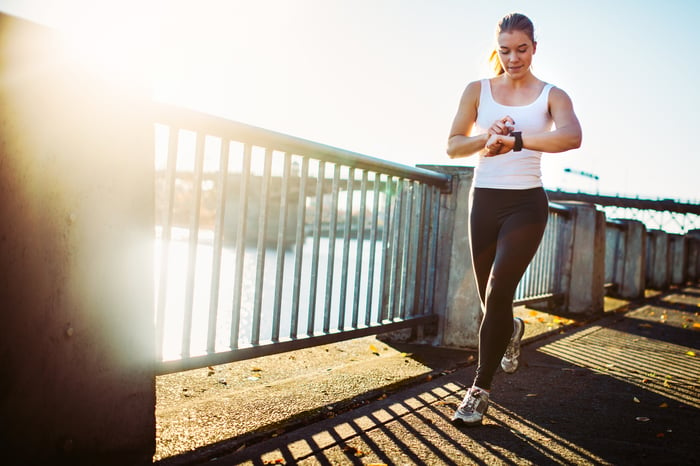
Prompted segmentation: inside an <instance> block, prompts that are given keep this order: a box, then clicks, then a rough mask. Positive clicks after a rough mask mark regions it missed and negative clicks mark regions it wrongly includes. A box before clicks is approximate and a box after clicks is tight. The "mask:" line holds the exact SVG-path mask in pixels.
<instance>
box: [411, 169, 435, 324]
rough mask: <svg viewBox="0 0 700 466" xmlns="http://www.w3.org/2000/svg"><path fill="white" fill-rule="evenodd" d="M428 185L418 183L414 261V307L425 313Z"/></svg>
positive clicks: (429, 204)
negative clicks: (415, 257) (418, 211)
mask: <svg viewBox="0 0 700 466" xmlns="http://www.w3.org/2000/svg"><path fill="white" fill-rule="evenodd" d="M431 192H432V191H431V190H430V186H427V185H425V184H423V183H421V184H420V207H419V209H420V213H419V216H418V218H419V226H420V236H419V237H418V253H417V263H416V271H417V272H416V286H415V288H416V292H417V293H416V295H415V300H414V303H415V304H414V308H415V309H416V310H417V311H418V312H419V313H420V314H424V313H425V310H426V309H425V292H426V284H427V278H428V277H427V266H428V246H429V242H428V241H429V239H430V238H429V234H430V214H431V212H430V210H429V209H430V207H431V203H430V194H431Z"/></svg>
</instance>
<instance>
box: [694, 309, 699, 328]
mask: <svg viewBox="0 0 700 466" xmlns="http://www.w3.org/2000/svg"><path fill="white" fill-rule="evenodd" d="M699 306H700V304H699ZM693 328H700V323H698V322H693Z"/></svg>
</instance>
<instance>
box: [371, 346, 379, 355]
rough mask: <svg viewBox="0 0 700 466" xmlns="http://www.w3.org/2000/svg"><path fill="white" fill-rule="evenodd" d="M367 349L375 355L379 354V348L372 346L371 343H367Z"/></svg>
mask: <svg viewBox="0 0 700 466" xmlns="http://www.w3.org/2000/svg"><path fill="white" fill-rule="evenodd" d="M369 351H370V352H371V353H374V354H376V355H377V356H379V350H378V349H377V347H376V346H374V345H372V344H370V345H369Z"/></svg>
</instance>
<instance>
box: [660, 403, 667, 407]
mask: <svg viewBox="0 0 700 466" xmlns="http://www.w3.org/2000/svg"><path fill="white" fill-rule="evenodd" d="M659 408H668V403H661V404H660V405H659Z"/></svg>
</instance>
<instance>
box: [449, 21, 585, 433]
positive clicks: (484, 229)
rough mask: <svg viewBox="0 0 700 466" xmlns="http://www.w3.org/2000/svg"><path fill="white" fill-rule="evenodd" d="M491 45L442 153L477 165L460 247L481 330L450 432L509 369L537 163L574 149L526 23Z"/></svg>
mask: <svg viewBox="0 0 700 466" xmlns="http://www.w3.org/2000/svg"><path fill="white" fill-rule="evenodd" d="M496 39H497V43H498V47H497V49H496V50H494V51H493V53H492V54H491V60H492V63H493V64H494V68H495V71H496V76H495V77H493V78H490V79H483V80H480V81H474V82H472V83H470V84H469V85H468V86H467V88H466V89H465V91H464V94H463V95H462V99H461V101H460V103H459V109H458V111H457V115H456V116H455V119H454V122H453V123H452V130H451V132H450V137H449V141H448V147H447V153H448V155H449V156H450V158H458V157H468V156H472V155H476V156H477V157H478V163H477V164H476V168H475V172H474V181H473V189H472V192H471V193H470V219H469V240H470V245H471V251H472V260H473V263H474V274H475V276H476V281H477V285H478V288H479V296H480V298H481V303H482V311H483V320H482V323H481V327H480V329H479V360H478V365H477V369H476V377H475V379H474V383H473V385H472V387H471V388H469V389H468V390H467V394H466V395H465V397H464V400H463V401H462V403H461V404H460V406H459V408H458V409H457V410H456V411H455V414H454V416H453V421H454V422H455V423H459V424H463V425H468V426H473V425H479V424H481V422H482V419H483V415H484V413H485V412H486V409H487V408H488V404H489V392H490V389H491V382H492V379H493V376H494V374H495V372H496V370H497V368H498V365H499V362H500V365H501V367H502V369H503V370H504V371H505V372H506V373H513V372H515V371H516V370H517V368H518V357H519V355H520V339H521V337H522V335H523V330H524V324H523V321H522V320H520V319H513V296H514V294H515V289H516V287H517V285H518V283H519V281H520V279H521V277H522V276H523V274H524V272H525V269H526V268H527V266H528V264H529V263H530V261H531V260H532V257H533V256H534V254H535V252H536V251H537V248H538V246H539V243H540V240H541V239H542V235H543V233H544V229H545V226H546V224H547V217H548V213H549V207H548V201H547V195H546V194H545V191H544V189H543V187H542V177H541V170H540V157H541V154H542V152H564V151H567V150H569V149H575V148H577V147H579V146H580V145H581V126H580V124H579V122H578V119H577V117H576V114H575V113H574V110H573V105H572V103H571V99H570V98H569V96H568V95H567V94H566V93H565V92H564V91H562V90H561V89H559V88H557V87H554V86H552V85H551V84H548V83H546V82H544V81H542V80H540V79H538V78H537V77H535V75H534V74H533V73H532V70H531V64H532V58H533V55H534V54H535V51H536V49H537V42H536V41H535V37H534V26H533V24H532V22H531V21H530V19H529V18H527V17H526V16H524V15H522V14H518V13H513V14H509V15H507V16H505V17H504V18H503V19H501V21H500V22H499V23H498V27H497V30H496ZM552 123H554V127H555V129H554V130H552Z"/></svg>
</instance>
